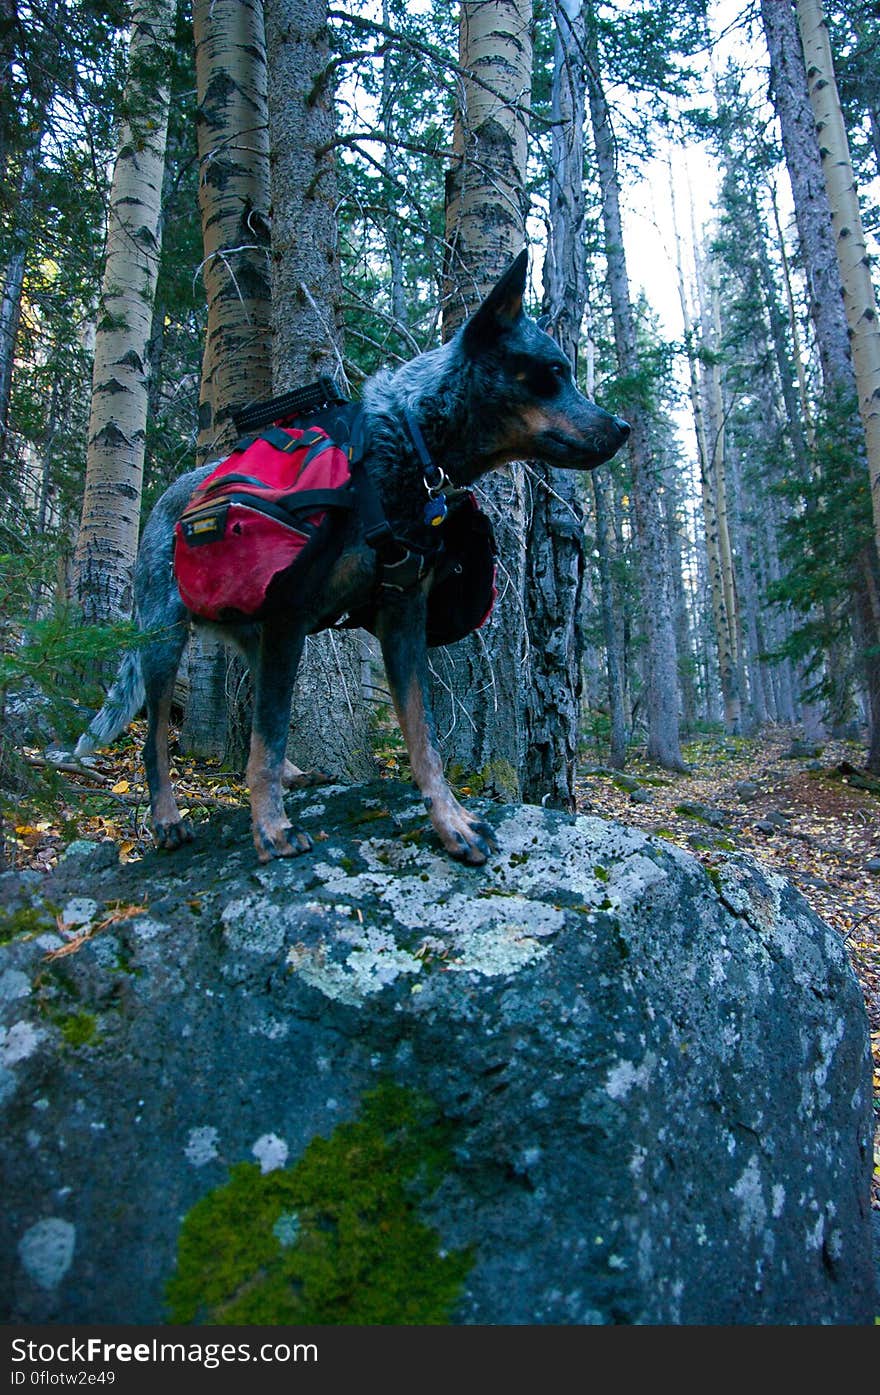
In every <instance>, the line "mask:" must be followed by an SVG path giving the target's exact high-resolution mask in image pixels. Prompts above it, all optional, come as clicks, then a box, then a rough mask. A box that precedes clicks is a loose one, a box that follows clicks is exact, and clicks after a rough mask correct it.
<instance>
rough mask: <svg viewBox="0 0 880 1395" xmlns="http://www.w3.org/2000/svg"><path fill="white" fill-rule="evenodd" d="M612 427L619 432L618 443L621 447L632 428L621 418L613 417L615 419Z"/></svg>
mask: <svg viewBox="0 0 880 1395" xmlns="http://www.w3.org/2000/svg"><path fill="white" fill-rule="evenodd" d="M614 425H615V426H616V427H617V429H618V431H619V432H620V435H621V442H620V444H621V445H623V442H624V441H625V440H626V438H627V437H628V436H629V433H630V432H631V431H632V427H631V426H630V424H629V422H628V421H624V419H623V417H615V418H614Z"/></svg>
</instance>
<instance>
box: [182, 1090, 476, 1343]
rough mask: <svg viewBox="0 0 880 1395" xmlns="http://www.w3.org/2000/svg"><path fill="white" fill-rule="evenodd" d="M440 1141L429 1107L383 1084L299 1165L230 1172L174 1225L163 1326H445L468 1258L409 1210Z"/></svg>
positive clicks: (427, 1180) (445, 1153)
mask: <svg viewBox="0 0 880 1395" xmlns="http://www.w3.org/2000/svg"><path fill="white" fill-rule="evenodd" d="M450 1140H451V1134H450V1128H449V1125H448V1124H447V1123H446V1122H445V1121H444V1120H443V1118H442V1116H441V1115H440V1114H439V1113H438V1111H437V1109H436V1107H435V1106H434V1105H432V1104H431V1102H430V1101H427V1100H425V1099H423V1098H422V1097H420V1096H417V1095H415V1094H414V1093H412V1092H411V1091H408V1090H404V1089H402V1088H400V1087H399V1086H396V1085H393V1084H386V1085H382V1086H380V1087H379V1088H378V1089H376V1090H374V1091H371V1092H370V1093H369V1094H368V1095H366V1096H365V1097H364V1100H363V1103H362V1109H361V1113H360V1117H359V1118H357V1119H355V1120H354V1121H352V1122H350V1123H346V1124H342V1125H340V1127H339V1128H337V1129H336V1130H335V1131H334V1132H333V1133H332V1134H331V1136H330V1137H329V1138H326V1139H325V1138H313V1139H312V1141H311V1143H310V1144H309V1145H308V1147H307V1148H306V1150H305V1152H304V1153H303V1155H302V1157H301V1159H300V1160H299V1162H298V1163H296V1165H295V1166H293V1167H290V1168H284V1169H277V1170H275V1171H272V1172H268V1173H265V1174H264V1173H262V1172H261V1171H260V1169H259V1167H258V1166H257V1165H256V1164H253V1163H238V1164H236V1165H235V1166H234V1167H233V1168H232V1169H231V1174H230V1178H229V1181H228V1182H227V1183H225V1184H224V1185H223V1186H221V1187H218V1188H216V1190H214V1191H213V1192H209V1193H208V1194H207V1195H206V1196H204V1197H203V1198H202V1199H201V1201H199V1202H197V1203H196V1205H195V1206H194V1207H193V1208H192V1210H191V1211H190V1212H189V1214H188V1215H187V1216H186V1218H185V1220H184V1222H183V1226H182V1229H181V1233H180V1240H179V1246H178V1262H177V1270H176V1272H175V1274H174V1275H173V1276H172V1277H171V1279H170V1280H169V1282H168V1286H167V1299H168V1310H169V1316H170V1320H171V1322H173V1323H183V1324H193V1323H206V1324H257V1325H266V1326H270V1325H271V1326H274V1325H279V1324H328V1325H329V1324H335V1325H367V1326H375V1325H381V1324H385V1325H396V1326H410V1325H424V1324H438V1323H444V1322H447V1321H448V1320H449V1315H450V1312H451V1310H452V1308H453V1306H454V1304H455V1302H456V1300H457V1298H458V1296H459V1293H460V1291H461V1286H462V1283H463V1281H464V1278H465V1276H466V1274H467V1272H468V1270H469V1268H470V1265H471V1256H470V1254H469V1253H468V1252H466V1251H461V1250H459V1251H452V1252H445V1253H444V1252H443V1251H442V1250H441V1248H440V1238H439V1236H438V1234H437V1232H436V1231H435V1230H433V1229H432V1228H431V1227H430V1226H428V1225H425V1224H424V1222H423V1221H421V1220H420V1219H419V1215H418V1207H419V1204H420V1202H421V1201H423V1200H424V1199H425V1198H426V1197H427V1196H428V1195H430V1193H431V1192H433V1191H434V1190H435V1189H436V1187H437V1185H438V1183H439V1181H440V1179H441V1178H442V1176H443V1174H444V1172H445V1171H446V1170H447V1168H448V1166H449V1145H450Z"/></svg>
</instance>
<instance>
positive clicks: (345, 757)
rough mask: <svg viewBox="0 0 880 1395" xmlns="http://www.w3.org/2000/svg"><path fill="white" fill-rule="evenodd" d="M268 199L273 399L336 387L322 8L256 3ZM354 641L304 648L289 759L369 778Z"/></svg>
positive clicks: (337, 639)
mask: <svg viewBox="0 0 880 1395" xmlns="http://www.w3.org/2000/svg"><path fill="white" fill-rule="evenodd" d="M265 18H266V49H267V52H268V54H269V56H270V70H269V144H270V149H271V152H272V153H271V162H270V177H271V193H272V214H271V228H272V323H273V331H274V332H273V341H272V362H273V377H274V383H275V388H276V390H277V391H278V392H282V391H285V390H287V389H288V388H291V387H294V386H298V385H300V384H304V383H310V382H312V381H314V379H315V378H316V377H317V376H318V375H319V374H321V373H329V374H330V375H331V376H333V377H335V378H336V379H337V381H338V382H339V383H340V385H343V384H344V383H345V373H344V368H343V360H342V280H341V272H340V264H339V247H338V223H337V203H338V191H337V184H336V171H335V164H334V155H333V141H334V137H335V134H336V110H335V105H334V96H333V83H332V79H331V67H330V46H329V35H328V28H327V3H326V0H265ZM362 644H363V640H362V637H361V636H360V635H359V634H358V633H357V632H353V633H343V632H335V633H325V634H321V635H316V636H312V637H311V638H310V639H309V640H308V641H307V644H306V652H305V653H304V655H303V659H302V663H301V664H300V669H299V673H298V675H297V683H296V690H295V692H294V701H293V717H292V722H291V739H290V745H289V750H290V757H291V759H292V760H293V761H294V762H295V764H296V765H298V766H300V767H302V768H303V769H314V768H321V769H326V770H328V771H329V772H330V773H332V774H333V775H335V776H338V777H342V778H349V779H365V778H369V776H370V775H373V774H375V762H374V759H373V755H372V738H371V733H370V724H369V713H368V710H367V705H366V703H365V701H364V697H363V692H362V688H361V681H360V680H361V649H362Z"/></svg>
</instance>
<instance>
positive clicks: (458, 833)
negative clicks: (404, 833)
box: [431, 805, 498, 867]
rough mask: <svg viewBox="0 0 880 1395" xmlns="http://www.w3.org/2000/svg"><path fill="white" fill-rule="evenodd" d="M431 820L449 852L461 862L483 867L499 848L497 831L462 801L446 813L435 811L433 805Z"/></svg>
mask: <svg viewBox="0 0 880 1395" xmlns="http://www.w3.org/2000/svg"><path fill="white" fill-rule="evenodd" d="M431 822H432V823H433V825H434V828H435V830H436V832H437V836H438V837H439V839H440V842H441V843H442V844H443V846H444V848H445V849H446V851H447V852H448V853H449V856H450V857H454V858H455V859H456V861H458V862H467V863H468V864H469V865H470V866H472V867H482V865H483V863H484V862H485V861H486V859H487V858H488V857H490V856H491V854H492V853H493V852H497V851H498V844H497V842H496V841H495V833H494V831H493V830H492V829H491V828H490V827H489V825H488V824H487V823H484V821H483V820H482V819H478V818H475V817H474V816H472V815H471V814H469V813H468V812H467V810H466V809H462V807H461V805H457V807H456V808H455V809H453V810H451V811H446V812H445V813H443V814H435V812H434V810H433V809H432V810H431Z"/></svg>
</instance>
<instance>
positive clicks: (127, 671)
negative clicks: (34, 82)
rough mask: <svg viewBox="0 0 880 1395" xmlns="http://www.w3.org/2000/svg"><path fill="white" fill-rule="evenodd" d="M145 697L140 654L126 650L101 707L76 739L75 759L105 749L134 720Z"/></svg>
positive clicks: (135, 650)
mask: <svg viewBox="0 0 880 1395" xmlns="http://www.w3.org/2000/svg"><path fill="white" fill-rule="evenodd" d="M145 696H146V694H145V691H144V679H143V674H142V672H141V656H140V653H139V652H138V650H137V649H129V650H128V652H127V653H126V654H125V655H124V656H123V660H122V664H121V665H120V668H119V672H118V673H117V675H116V677H115V679H114V680H113V686H112V687H111V689H110V691H109V693H108V694H107V697H106V698H105V700H104V706H103V707H102V708H101V710H100V712H98V713H96V714H95V716H94V717H93V718H92V720H91V722H90V723H89V726H88V727H87V729H86V730H85V731H84V732H83V734H82V736H81V737H80V738H79V741H78V742H77V743H76V749H75V751H74V755H76V756H78V757H79V758H80V759H81V758H82V757H83V756H90V755H91V753H92V751H94V750H95V748H96V747H97V746H108V745H109V744H110V742H111V741H113V740H115V738H116V737H117V736H118V735H119V733H120V732H121V731H124V730H125V728H126V727H127V726H128V724H129V722H130V721H131V720H132V719H133V718H134V717H136V716H137V714H138V712H139V710H140V708H141V707H142V706H143V702H144V698H145Z"/></svg>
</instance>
